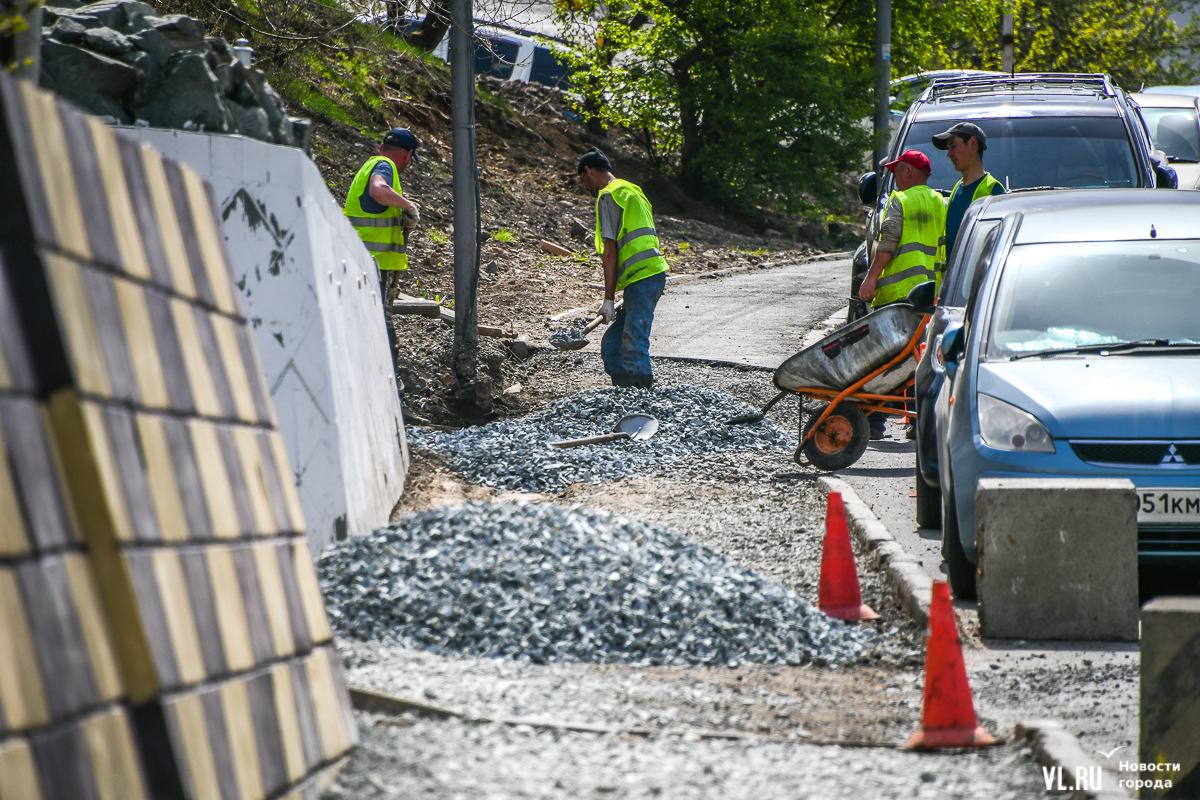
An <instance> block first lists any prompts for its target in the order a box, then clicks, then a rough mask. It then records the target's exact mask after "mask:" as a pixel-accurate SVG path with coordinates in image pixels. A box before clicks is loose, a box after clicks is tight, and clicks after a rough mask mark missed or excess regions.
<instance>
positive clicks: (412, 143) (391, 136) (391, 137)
mask: <svg viewBox="0 0 1200 800" xmlns="http://www.w3.org/2000/svg"><path fill="white" fill-rule="evenodd" d="M383 143H384V144H386V145H387V146H388V147H399V148H400V149H401V150H412V151H413V158H416V157H417V152H416V151H417V137H416V136H414V135H413V132H412V131H410V130H409V129H408V128H392V129H391V130H390V131H388V132H387V133H386V134H385V135H384V137H383Z"/></svg>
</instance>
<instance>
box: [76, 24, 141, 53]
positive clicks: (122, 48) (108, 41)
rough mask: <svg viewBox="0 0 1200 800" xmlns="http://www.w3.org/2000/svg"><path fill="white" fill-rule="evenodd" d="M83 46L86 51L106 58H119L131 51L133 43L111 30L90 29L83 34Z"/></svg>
mask: <svg viewBox="0 0 1200 800" xmlns="http://www.w3.org/2000/svg"><path fill="white" fill-rule="evenodd" d="M83 45H84V46H85V47H87V49H89V50H92V51H94V52H97V53H103V54H104V55H107V56H121V55H125V54H126V53H128V52H129V51H130V50H132V49H133V42H131V41H129V39H128V38H127V37H126V36H125V34H123V33H121V32H120V31H114V30H113V29H112V28H92V29H91V30H89V31H84V33H83Z"/></svg>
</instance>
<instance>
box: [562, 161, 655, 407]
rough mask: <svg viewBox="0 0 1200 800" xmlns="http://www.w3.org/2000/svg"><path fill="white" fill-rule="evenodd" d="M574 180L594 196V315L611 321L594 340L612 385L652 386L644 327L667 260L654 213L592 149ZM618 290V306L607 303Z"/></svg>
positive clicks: (648, 322) (636, 190) (639, 192)
mask: <svg viewBox="0 0 1200 800" xmlns="http://www.w3.org/2000/svg"><path fill="white" fill-rule="evenodd" d="M579 180H580V181H581V182H582V183H583V185H584V187H585V188H586V189H587V190H588V191H589V192H591V193H592V194H594V195H596V238H595V245H596V253H597V254H598V255H599V256H600V257H601V260H602V262H603V264H604V302H603V303H601V304H600V313H601V314H602V315H603V316H604V321H605V322H608V323H611V324H610V325H609V328H608V330H607V331H605V332H604V338H603V339H602V340H601V342H600V355H601V357H602V358H603V359H604V371H605V372H607V373H608V375H609V378H610V379H611V380H612V384H613V386H637V387H640V388H643V389H649V388H650V387H651V386H653V385H654V375H653V370H652V369H651V366H650V326H651V324H652V323H653V322H654V307H655V306H656V305H657V304H658V298H659V297H661V296H662V293H663V289H664V288H665V287H666V285H667V260H666V259H665V258H663V255H662V252H661V251H660V250H659V246H658V235H657V234H656V233H655V232H654V209H653V208H652V207H651V205H650V201H649V200H647V199H646V195H644V194H643V193H642V190H641V189H639V188H638V187H637V186H635V185H633V184H632V183H630V182H629V181H625V180H621V179H620V178H617V177H614V176H613V174H612V164H611V163H610V162H609V160H608V157H607V156H605V155H604V153H602V152H600V150H599V149H598V148H595V147H593V148H592V149H591V150H589V151H588V152H586V153H584V154H583V156H582V157H581V158H580V159H579ZM620 291H623V292H624V297H623V305H622V308H621V310H620V311H614V308H613V300H614V297H615V296H616V293H617V292H620Z"/></svg>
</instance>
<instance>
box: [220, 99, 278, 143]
mask: <svg viewBox="0 0 1200 800" xmlns="http://www.w3.org/2000/svg"><path fill="white" fill-rule="evenodd" d="M229 110H230V111H231V112H233V118H234V120H235V122H236V123H237V130H236V132H237V133H240V134H242V135H243V136H249V137H251V138H253V139H261V140H263V141H265V142H269V141H271V125H270V123H269V122H267V112H266V111H263V110H262V109H261V108H246V107H245V106H243V105H239V104H238V103H230V104H229Z"/></svg>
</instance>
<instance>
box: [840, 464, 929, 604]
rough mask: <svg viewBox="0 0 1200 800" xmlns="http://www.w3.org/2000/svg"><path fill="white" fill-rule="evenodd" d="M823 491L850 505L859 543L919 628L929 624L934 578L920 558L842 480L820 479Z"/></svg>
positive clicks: (850, 519)
mask: <svg viewBox="0 0 1200 800" xmlns="http://www.w3.org/2000/svg"><path fill="white" fill-rule="evenodd" d="M817 485H818V486H820V487H821V490H822V491H823V492H825V493H826V494H828V493H829V492H838V493H840V494H841V495H842V503H843V504H844V505H845V506H846V521H847V522H848V523H849V525H850V531H851V532H852V533H853V534H854V536H855V538H856V539H858V543H859V544H860V545H861V546H862V548H863V549H864V550H866V551H867V553H868V554H869V555H870V557H871V561H872V563H873V564H874V565H875V567H876V568H877V569H879V570H881V571H882V572H883V576H884V583H885V584H886V585H888V586H890V587H892V589H894V590H895V592H896V595H897V597H898V598H899V600H900V605H901V606H903V608H904V610H905V611H907V612H908V615H909V616H910V617H912V618H913V619H914V620H916V622H917V623H918V624H919V625H928V624H929V603H930V601H931V600H932V599H933V578H930V577H929V576H928V575H927V574H926V573H925V570H924V569H923V568H922V567H921V564H920V562H918V561H917V559H915V558H913V557H912V556H910V555H909V554H908V553H907V552H906V551H905V550H904V548H903V547H901V546H900V543H899V542H897V541H896V538H895V537H894V536H892V534H891V532H890V531H888V529H887V527H886V526H884V524H883V523H882V522H881V521H880V520H879V517H877V516H875V513H874V512H873V511H871V508H870V507H869V506H868V505H867V504H866V503H864V502H863V501H862V499H861V498H860V497H859V496H858V495H857V494H855V492H854V489H852V488H850V484H848V483H846V482H845V481H844V480H842V479H841V478H830V477H827V476H822V477H821V478H818V479H817Z"/></svg>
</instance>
